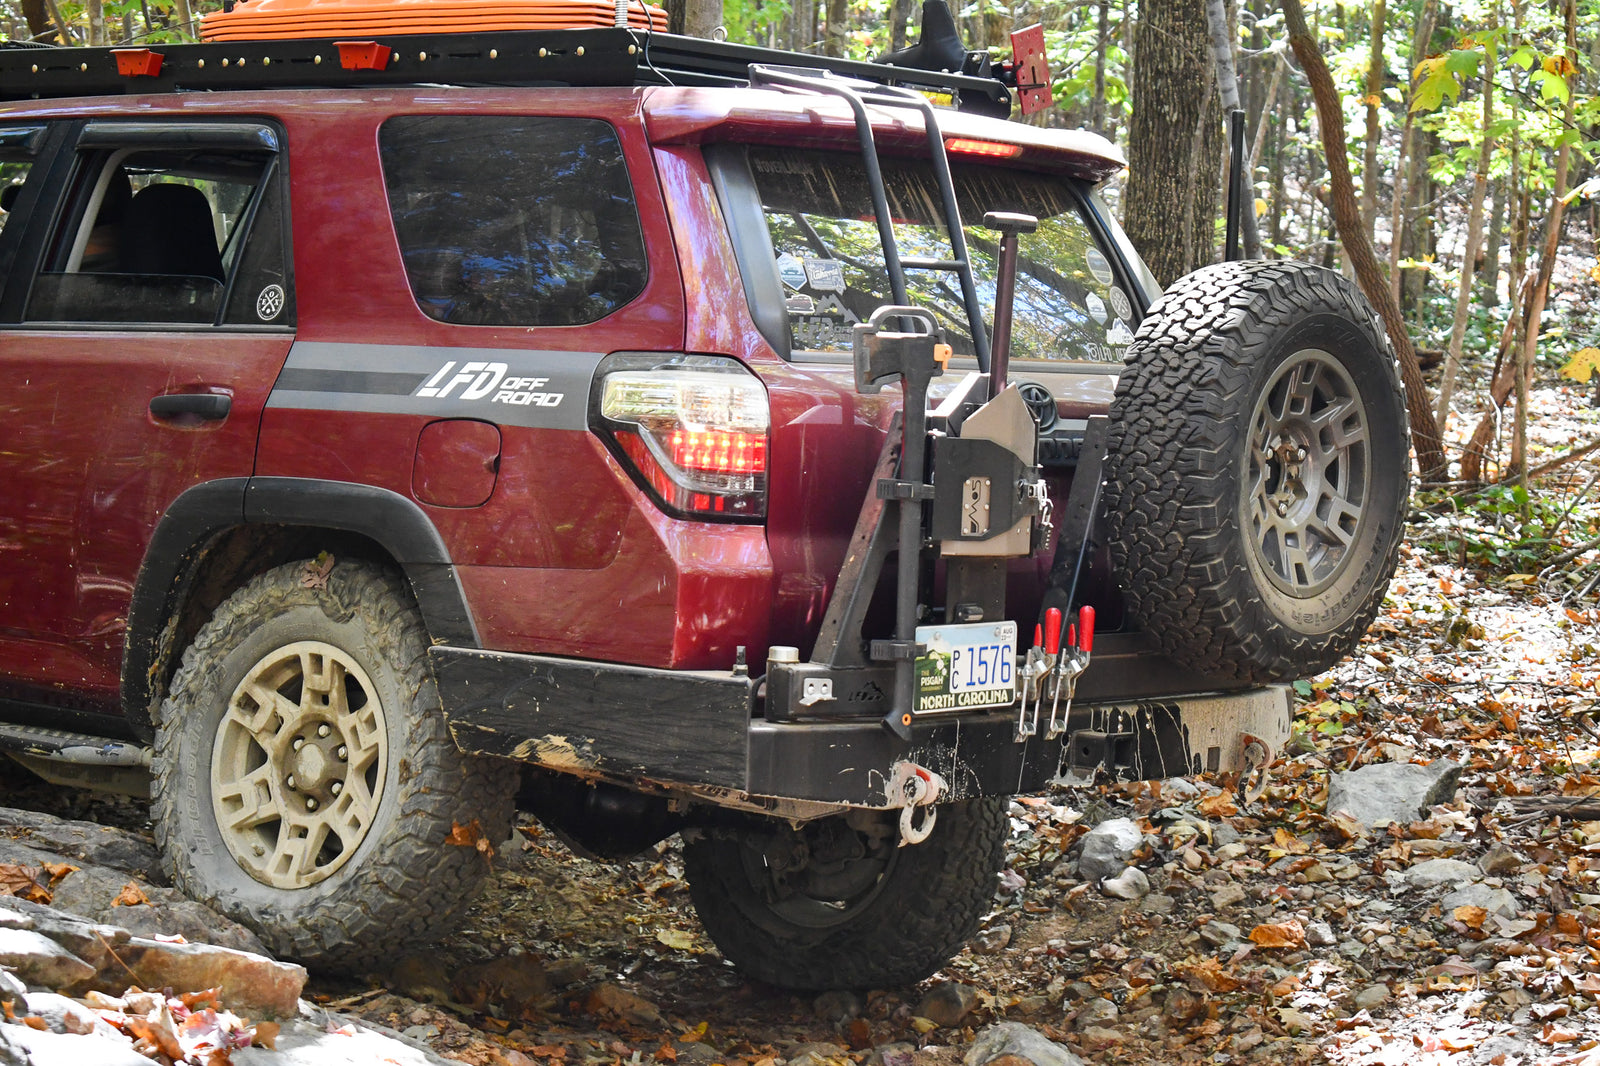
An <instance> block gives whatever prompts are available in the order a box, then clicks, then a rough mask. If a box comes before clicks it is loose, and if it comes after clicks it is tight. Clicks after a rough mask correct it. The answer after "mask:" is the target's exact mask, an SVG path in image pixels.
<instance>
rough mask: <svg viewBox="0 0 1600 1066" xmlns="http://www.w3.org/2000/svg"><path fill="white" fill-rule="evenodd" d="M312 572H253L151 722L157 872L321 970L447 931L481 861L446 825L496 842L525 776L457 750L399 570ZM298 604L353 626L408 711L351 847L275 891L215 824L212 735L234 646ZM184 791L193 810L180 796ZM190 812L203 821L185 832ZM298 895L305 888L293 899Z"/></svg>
mask: <svg viewBox="0 0 1600 1066" xmlns="http://www.w3.org/2000/svg"><path fill="white" fill-rule="evenodd" d="M306 572H307V571H306V563H305V562H295V563H289V564H286V565H284V566H280V567H278V568H276V569H274V570H270V571H267V572H266V573H263V574H261V575H259V576H257V577H256V578H255V579H253V580H252V581H250V582H249V583H248V584H246V585H245V586H243V587H242V588H240V589H239V590H237V591H236V592H234V593H233V595H232V596H230V597H229V598H228V599H227V600H226V601H225V602H223V603H222V605H221V606H219V607H218V608H217V610H216V612H215V613H214V614H213V615H212V617H211V619H210V621H208V622H207V623H206V624H205V626H204V627H202V628H201V630H200V632H199V634H198V635H197V636H196V637H195V640H194V642H193V643H192V644H191V645H190V646H189V647H188V649H187V650H185V652H184V654H183V661H182V665H181V666H180V668H179V670H178V672H177V674H176V675H175V676H174V677H173V679H172V684H171V686H170V690H169V694H168V696H167V698H166V700H165V701H163V703H162V706H161V714H160V720H159V721H158V723H157V740H156V749H155V759H154V767H153V771H154V776H155V788H154V803H153V804H152V818H153V821H154V823H155V829H156V838H157V841H158V842H160V843H161V844H162V845H163V847H162V853H163V860H162V861H163V865H164V866H165V868H166V872H167V874H168V875H169V876H170V877H171V878H172V880H173V883H174V884H175V885H177V886H178V887H179V888H180V889H182V890H183V891H184V892H185V893H186V894H188V895H189V896H191V897H192V898H194V899H196V900H199V901H200V902H202V903H205V904H207V905H208V906H211V907H213V908H215V909H216V910H218V911H220V912H222V913H223V914H225V915H228V916H229V917H231V918H233V919H235V920H236V921H239V922H241V923H242V924H244V925H247V926H249V927H250V928H251V929H253V930H255V932H256V933H257V934H258V935H259V936H260V937H261V940H262V942H263V943H264V944H265V945H266V946H267V947H268V948H269V949H270V950H272V951H274V952H276V953H278V954H280V955H282V956H285V957H287V958H292V959H295V960H298V961H300V962H303V963H306V964H307V965H309V966H312V967H314V968H318V969H321V970H325V971H340V972H359V971H361V970H363V969H364V968H367V967H371V966H373V965H375V964H379V963H381V962H384V961H392V960H393V958H394V957H395V956H396V955H397V954H398V952H399V950H400V949H417V948H421V947H423V946H425V945H427V944H429V943H431V942H433V941H434V940H436V939H438V938H439V937H440V936H442V935H444V934H445V933H447V932H448V931H450V930H451V929H453V928H454V927H455V925H456V924H457V920H458V916H459V915H460V913H461V912H462V911H463V910H465V908H466V906H467V905H468V904H469V903H470V902H471V900H472V898H473V897H474V895H475V894H476V892H477V889H478V888H479V887H480V885H481V884H482V882H483V881H484V879H485V877H486V875H487V874H488V872H489V871H488V863H487V862H486V861H485V859H484V857H483V856H482V855H481V854H479V853H478V851H477V850H476V849H474V848H470V847H461V846H456V845H451V844H447V843H446V842H445V840H446V837H447V836H448V835H449V834H450V832H451V829H452V825H453V823H461V824H467V823H469V822H471V821H472V820H473V819H477V820H478V822H479V824H480V826H481V827H482V830H483V832H484V834H485V836H486V837H487V839H489V840H491V841H495V842H498V841H501V840H504V839H505V838H506V836H507V835H508V834H509V832H510V822H511V815H512V798H513V796H514V794H515V790H516V783H517V779H518V771H517V768H516V766H515V764H513V763H509V762H502V761H500V760H493V759H481V758H472V757H469V756H464V755H462V754H461V753H460V752H459V751H458V750H457V748H456V746H455V743H454V742H453V741H452V739H451V737H450V734H449V730H448V729H447V728H446V725H445V720H444V716H443V714H442V713H441V712H440V707H439V697H438V692H437V688H436V686H435V682H434V678H433V673H432V671H431V670H430V668H429V666H428V660H427V648H428V638H427V634H426V633H425V631H424V629H423V626H422V623H421V620H420V616H419V614H418V611H417V608H416V606H415V603H414V601H413V600H412V598H411V595H410V593H409V591H408V589H407V587H406V586H405V584H404V583H403V582H402V580H401V579H400V578H399V577H398V576H397V575H396V574H394V573H392V572H390V571H388V570H385V569H381V568H379V567H378V566H375V565H372V564H369V563H364V562H344V561H340V562H339V563H338V564H337V565H336V566H335V567H334V568H333V570H332V571H331V572H330V573H329V574H328V575H327V583H326V586H325V587H322V588H306V587H304V582H303V580H302V579H303V577H304V576H305V574H306ZM306 607H312V608H316V609H318V610H320V612H321V614H322V616H323V617H324V618H325V619H326V620H327V621H328V622H329V623H332V624H335V625H341V624H345V623H351V622H353V623H356V624H357V625H358V626H359V629H360V631H361V633H362V634H363V643H362V646H360V647H352V648H345V649H344V650H345V651H347V652H348V653H350V654H352V655H354V656H355V657H356V658H357V659H359V660H364V662H363V666H364V668H365V669H366V671H367V672H368V674H369V675H370V676H371V677H372V679H373V682H374V684H376V685H377V686H379V687H380V688H382V687H384V686H385V680H384V679H383V678H382V677H380V676H379V675H380V674H384V675H387V677H388V679H389V680H390V681H391V682H392V684H393V689H394V690H395V691H397V692H399V693H402V694H404V696H405V697H408V699H402V700H401V701H399V702H400V703H401V704H408V705H389V702H388V701H386V703H385V706H384V713H385V715H386V717H387V718H388V719H389V724H388V733H389V736H390V745H391V747H390V752H389V772H388V774H387V775H386V776H387V778H388V779H387V781H385V782H384V786H383V793H382V796H381V799H380V804H381V808H382V809H383V810H382V811H381V812H380V813H379V814H378V815H377V817H376V818H375V819H374V822H373V825H372V829H371V830H370V832H369V833H368V835H367V837H366V838H365V839H364V840H363V842H362V844H361V845H360V847H359V849H358V851H357V853H356V855H355V856H354V857H353V858H352V859H351V860H350V861H349V863H347V864H346V865H345V866H344V867H343V868H341V869H340V870H338V871H337V872H336V873H334V874H333V875H332V876H330V877H329V878H328V879H327V880H326V881H323V882H321V883H319V884H316V885H313V886H311V887H310V888H307V889H303V890H298V891H287V890H275V889H271V888H268V886H266V885H261V884H259V883H256V882H253V881H251V879H250V878H249V875H248V874H246V873H245V872H244V871H243V870H241V869H240V868H239V867H238V865H237V864H236V863H235V861H234V860H233V858H232V857H231V855H229V853H228V851H227V848H226V846H225V845H224V843H223V842H222V840H221V837H220V835H219V833H218V830H217V829H216V827H215V824H214V822H213V816H212V812H211V805H210V804H211V801H210V793H209V785H210V773H209V766H210V760H211V744H212V742H213V740H214V738H215V735H216V727H217V720H218V718H219V716H220V715H221V713H222V709H223V708H224V707H225V706H226V703H227V701H228V699H229V698H230V694H231V692H232V690H233V686H234V685H235V684H237V682H238V677H237V676H224V668H225V666H227V665H228V663H227V657H228V655H229V653H230V652H231V651H233V650H236V649H238V648H239V647H240V646H241V645H242V644H243V642H244V641H245V640H246V638H247V637H248V636H249V635H250V634H252V633H253V632H255V631H257V630H260V629H262V628H263V627H270V626H273V625H274V623H275V621H276V620H277V619H280V618H281V617H282V616H283V615H284V614H286V613H287V612H290V611H295V610H301V609H303V608H306ZM329 642H330V643H334V642H333V641H329ZM201 767H204V768H206V769H204V770H197V768H201ZM185 798H187V799H188V801H189V806H188V810H187V811H186V810H184V809H183V807H182V806H181V805H180V801H182V800H184V799H185ZM197 815H198V817H197ZM186 819H187V821H188V822H190V823H196V822H197V823H200V828H198V829H197V828H195V827H194V826H193V825H192V824H191V825H188V826H186V825H185V824H184V822H185V820H186ZM207 828H208V829H209V836H210V839H205V837H206V836H207V835H208V834H207V831H206V830H207ZM202 847H206V848H209V849H210V851H211V854H209V855H207V854H205V853H204V851H203V850H201V849H202ZM241 879H242V882H241ZM241 883H243V887H244V889H245V894H244V895H241V893H240V890H239V886H240V884H241ZM301 892H304V893H305V894H306V896H309V897H313V898H310V899H303V898H298V897H299V896H300V893H301ZM273 894H276V895H277V896H278V897H280V898H279V899H277V900H273V899H271V896H272V895H273Z"/></svg>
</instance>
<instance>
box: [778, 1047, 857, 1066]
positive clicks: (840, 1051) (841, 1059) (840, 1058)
mask: <svg viewBox="0 0 1600 1066" xmlns="http://www.w3.org/2000/svg"><path fill="white" fill-rule="evenodd" d="M849 1054H850V1053H849V1052H847V1051H846V1050H845V1049H844V1048H842V1047H840V1046H839V1045H838V1044H829V1043H824V1042H821V1041H819V1042H816V1043H811V1044H801V1045H799V1046H798V1047H796V1048H794V1049H792V1050H791V1051H790V1052H789V1066H845V1064H846V1063H848V1061H849Z"/></svg>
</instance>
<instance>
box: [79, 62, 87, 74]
mask: <svg viewBox="0 0 1600 1066" xmlns="http://www.w3.org/2000/svg"><path fill="white" fill-rule="evenodd" d="M78 69H79V70H81V71H84V72H85V73H87V72H88V70H89V64H87V63H79V64H78Z"/></svg>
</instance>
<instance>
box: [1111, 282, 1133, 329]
mask: <svg viewBox="0 0 1600 1066" xmlns="http://www.w3.org/2000/svg"><path fill="white" fill-rule="evenodd" d="M1106 296H1107V298H1109V299H1110V300H1111V311H1112V313H1113V314H1115V315H1116V316H1117V317H1118V318H1120V319H1122V320H1123V321H1124V322H1131V321H1133V305H1132V304H1130V303H1129V302H1128V294H1127V293H1125V292H1123V291H1122V290H1121V289H1119V288H1117V287H1116V286H1115V285H1113V286H1111V291H1110V292H1108V293H1106Z"/></svg>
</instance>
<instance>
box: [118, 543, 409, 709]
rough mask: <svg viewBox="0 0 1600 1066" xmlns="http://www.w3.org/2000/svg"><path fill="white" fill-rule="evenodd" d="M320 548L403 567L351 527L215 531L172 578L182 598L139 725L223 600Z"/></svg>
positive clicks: (167, 628)
mask: <svg viewBox="0 0 1600 1066" xmlns="http://www.w3.org/2000/svg"><path fill="white" fill-rule="evenodd" d="M320 552H327V553H328V554H329V555H331V556H332V557H333V558H334V559H335V560H340V559H346V560H348V559H363V560H367V561H369V562H374V563H378V564H380V565H383V566H386V567H389V568H391V569H393V570H395V571H397V572H401V573H403V572H404V568H403V567H401V566H400V565H399V563H397V562H396V561H395V559H394V557H393V556H392V555H390V554H389V552H387V551H386V550H385V549H384V548H383V546H382V545H380V544H379V543H378V542H377V541H375V540H373V539H372V538H370V537H366V536H363V535H362V534H360V533H352V532H350V531H348V530H342V529H323V528H317V527H310V526H282V525H255V524H250V525H240V526H233V527H231V528H229V529H225V530H223V531H221V532H220V533H217V534H216V535H214V536H213V537H212V538H211V539H210V540H209V541H207V542H206V543H205V545H204V546H203V547H201V548H200V549H199V550H198V551H197V552H196V553H195V555H194V558H193V561H192V562H191V563H190V565H189V567H188V568H187V569H186V570H184V571H182V572H180V573H179V574H178V576H177V577H176V579H175V580H174V593H175V595H176V596H178V597H179V599H178V602H177V603H176V604H175V605H174V607H173V609H172V610H171V611H169V612H168V615H167V618H166V620H165V623H164V625H163V627H162V632H161V635H160V638H159V642H158V646H157V649H156V652H155V658H154V661H153V662H152V664H151V668H150V672H149V683H148V687H147V690H146V696H147V700H146V701H145V702H144V703H143V705H142V706H140V707H134V708H130V711H131V712H132V713H133V714H135V715H139V714H141V713H142V714H143V715H144V716H145V719H144V721H139V722H135V723H134V727H135V729H143V728H149V727H152V726H153V724H154V717H155V712H156V709H157V708H158V707H159V706H160V704H161V701H162V700H163V699H165V698H166V695H167V687H168V685H170V684H171V682H172V675H173V674H175V673H177V670H178V666H179V664H180V663H181V662H182V659H183V651H184V649H185V648H187V647H188V646H189V644H190V643H191V642H192V641H193V640H194V638H195V634H197V633H198V632H199V631H200V627H201V626H203V625H205V623H206V620H207V619H208V618H210V617H211V615H212V613H213V612H215V611H216V609H217V608H218V607H219V606H220V605H221V604H222V602H223V601H224V600H226V599H227V598H228V597H229V596H231V595H233V593H234V592H235V591H237V590H238V589H239V588H241V587H242V586H243V585H245V584H246V583H248V582H249V581H250V580H251V579H252V578H254V577H256V576H257V575H258V574H263V573H265V572H266V571H268V570H271V569H272V568H273V567H276V566H282V565H283V564H284V563H287V562H293V561H294V560H296V559H311V558H314V557H315V556H316V555H317V554H319V553H320ZM407 588H408V589H409V588H410V585H409V583H408V584H407Z"/></svg>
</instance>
